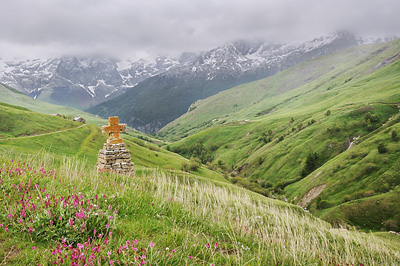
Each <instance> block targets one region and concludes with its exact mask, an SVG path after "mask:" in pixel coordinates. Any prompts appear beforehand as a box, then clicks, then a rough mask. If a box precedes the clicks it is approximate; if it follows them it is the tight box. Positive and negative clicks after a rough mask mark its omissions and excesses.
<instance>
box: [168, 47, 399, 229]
mask: <svg viewBox="0 0 400 266" xmlns="http://www.w3.org/2000/svg"><path fill="white" fill-rule="evenodd" d="M399 51H400V40H397V41H393V42H390V43H385V44H379V45H373V46H365V47H359V48H354V49H351V50H346V51H343V52H342V53H339V54H336V55H332V56H328V57H324V58H318V59H315V60H312V61H309V62H305V63H303V64H302V65H300V66H297V67H295V68H293V69H289V70H287V71H285V72H282V73H280V74H278V75H276V76H274V77H271V78H268V79H265V80H261V81H258V82H255V83H251V84H247V85H243V86H240V87H236V88H234V89H232V90H228V91H226V92H224V93H221V94H219V95H216V96H213V97H212V98H210V99H206V100H205V101H204V106H203V103H202V102H201V103H199V104H198V105H196V106H198V107H197V108H195V109H194V110H193V111H192V112H190V113H189V114H187V116H185V117H182V119H181V120H177V121H176V123H175V124H174V125H171V127H170V128H166V129H165V131H163V133H164V136H168V137H169V138H170V139H173V138H174V136H176V137H180V136H184V135H185V134H189V133H193V132H196V131H197V130H199V129H202V128H203V127H209V128H208V129H205V130H203V131H201V132H199V133H197V134H194V135H192V136H190V137H187V138H185V139H183V140H181V141H178V142H176V143H173V144H171V145H169V146H168V148H169V149H170V150H172V151H176V152H178V153H180V154H182V155H184V156H186V157H187V158H189V157H198V158H200V159H202V160H203V163H208V165H209V166H210V168H213V167H214V168H219V169H220V171H221V172H225V173H227V174H229V175H230V176H231V181H232V182H234V183H236V184H238V185H240V186H243V187H246V188H249V189H251V190H254V191H256V192H259V193H261V194H264V195H267V196H270V197H279V198H281V199H286V198H287V199H288V200H289V201H293V202H294V203H298V204H301V205H302V206H305V207H308V208H310V209H311V211H312V212H313V213H315V214H316V215H318V216H321V217H324V218H325V219H327V220H329V221H331V222H337V223H341V222H346V223H349V224H353V225H357V226H360V227H362V228H364V229H373V230H380V229H384V230H389V227H391V228H393V227H396V226H397V227H398V226H400V209H399V206H400V199H399V198H398V197H397V199H396V200H395V202H394V203H390V202H391V201H392V199H393V198H396V197H393V196H391V195H393V193H395V192H396V191H397V189H398V188H397V187H398V185H400V176H399V174H398V173H399V171H398V169H397V168H396V165H397V163H398V162H399V159H400V153H399V150H400V143H399V142H398V141H394V140H393V139H392V132H393V131H395V132H396V133H400V125H399V123H398V122H399V121H400V118H399V115H398V113H399V108H398V103H400V75H399V73H400V60H399V59H400V56H399ZM349 54H350V55H351V54H353V57H351V56H350V58H347V59H346V60H347V61H346V60H345V63H340V61H341V60H339V59H338V60H337V61H336V59H337V58H340V57H341V56H344V57H347V55H349ZM330 62H333V65H332V66H329V63H330ZM335 62H336V63H335ZM318 65H321V66H325V67H321V68H318V67H317V66H318ZM313 69H314V70H313ZM300 70H305V73H304V75H296V72H297V71H300ZM307 70H308V71H307ZM307 80H309V81H307ZM306 81H307V82H306ZM285 84H292V85H285ZM296 84H297V85H298V86H297V85H296ZM282 88H288V89H287V90H286V92H284V91H285V90H282ZM290 88H291V89H290ZM289 89H290V90H289ZM261 92H262V93H261ZM257 93H258V94H257ZM240 95H243V96H242V97H241V98H240V97H239V96H240ZM252 95H257V96H252ZM252 97H258V98H257V99H258V101H255V98H252ZM239 98H240V99H241V100H240V101H242V103H240V102H239V100H238V99H239ZM247 98H249V99H250V101H248V100H245V99H247ZM253 101H254V102H253ZM249 102H250V104H249ZM236 104H237V107H238V109H239V110H237V111H232V110H229V108H225V107H226V106H229V105H233V107H232V108H236V107H235V106H234V105H236ZM221 106H222V107H221ZM239 107H240V108H239ZM206 108H207V110H208V111H207V112H206V111H205V109H206ZM197 111H198V112H199V119H198V120H197V116H196V112H197ZM200 111H201V112H200ZM216 114H217V115H216ZM223 114H225V116H226V117H224V116H222V115H223ZM214 115H216V116H214ZM210 119H216V120H215V121H212V120H211V122H203V121H210ZM225 120H226V121H225ZM396 133H394V134H396ZM381 142H382V143H383V144H380V143H381ZM378 145H384V146H385V147H386V148H387V152H384V153H379V152H378ZM349 147H351V148H350V149H349V150H347V149H348V148H349ZM319 185H320V186H319ZM392 190H393V191H392ZM321 191H322V192H321ZM390 191H392V192H390ZM307 192H310V193H311V192H312V193H311V196H308V197H304V198H303V196H304V195H306V194H307ZM319 193H321V194H319ZM387 193H392V194H390V195H389V194H387ZM386 194H387V196H386ZM370 196H374V197H379V198H380V200H379V201H380V202H381V203H382V206H383V205H385V204H386V203H387V205H385V208H386V206H387V209H386V210H385V215H379V216H378V217H379V218H377V219H376V218H374V219H372V220H373V221H372V220H371V222H360V219H359V218H360V217H361V216H360V217H350V216H348V215H347V216H346V214H345V213H349V211H347V210H349V209H351V208H353V206H356V205H353V204H361V203H360V202H359V200H361V199H363V198H364V199H366V198H367V197H370ZM302 198H303V199H302ZM363 202H365V203H363V204H367V203H366V202H367V201H363ZM342 203H343V205H341V204H342ZM339 205H340V210H343V211H341V212H336V210H337V209H336V206H339ZM357 206H358V205H357ZM371 208H372V207H371ZM374 208H375V210H374V211H372V210H371V216H373V215H375V214H377V213H379V212H375V211H376V210H379V209H380V205H375V207H374ZM345 210H346V211H345ZM363 215H364V214H363ZM384 224H395V226H384Z"/></svg>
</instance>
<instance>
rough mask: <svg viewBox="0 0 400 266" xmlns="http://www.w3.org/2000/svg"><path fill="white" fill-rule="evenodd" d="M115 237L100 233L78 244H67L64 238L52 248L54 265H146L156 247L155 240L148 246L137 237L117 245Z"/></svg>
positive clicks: (110, 234)
mask: <svg viewBox="0 0 400 266" xmlns="http://www.w3.org/2000/svg"><path fill="white" fill-rule="evenodd" d="M93 233H94V235H96V232H93ZM113 238H114V236H113V234H112V233H111V232H109V234H107V235H106V236H102V235H101V234H99V235H97V236H94V237H92V238H89V239H88V240H87V241H84V242H82V243H77V244H76V245H72V244H67V243H66V241H65V239H64V240H62V243H60V244H58V245H57V247H56V248H52V249H51V254H52V258H51V261H52V263H53V264H54V265H114V264H118V265H120V264H125V265H144V264H147V263H148V262H149V260H148V259H151V256H152V252H149V249H151V248H153V247H154V243H153V242H150V244H149V245H148V246H146V245H145V243H143V242H142V243H139V239H138V238H136V239H135V240H133V241H130V240H127V241H126V242H125V243H123V244H122V245H116V246H115V245H113V244H112V242H113V240H114V239H113Z"/></svg>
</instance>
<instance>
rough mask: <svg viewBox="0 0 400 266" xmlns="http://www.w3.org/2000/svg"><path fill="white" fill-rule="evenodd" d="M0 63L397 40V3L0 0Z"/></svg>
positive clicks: (362, 0) (346, 0)
mask: <svg viewBox="0 0 400 266" xmlns="http://www.w3.org/2000/svg"><path fill="white" fill-rule="evenodd" d="M0 10H1V12H0V58H3V59H6V58H12V57H17V58H33V57H34V58H36V57H37V58H44V57H55V56H62V55H77V56H85V55H90V54H104V55H111V56H116V57H118V58H129V57H130V58H136V59H137V58H140V57H149V56H155V55H172V56H176V55H178V54H180V53H181V52H183V51H205V50H209V49H212V48H214V47H217V46H220V45H223V44H225V43H227V42H230V41H234V40H238V39H246V40H264V41H268V42H275V43H282V42H285V43H287V42H298V41H302V40H308V39H313V38H314V37H318V36H321V35H325V34H327V33H330V32H334V31H336V30H341V29H345V30H348V31H351V32H353V33H355V34H356V35H358V36H360V35H362V36H371V35H372V36H374V35H378V36H393V35H397V36H400V0H140V1H137V0H0Z"/></svg>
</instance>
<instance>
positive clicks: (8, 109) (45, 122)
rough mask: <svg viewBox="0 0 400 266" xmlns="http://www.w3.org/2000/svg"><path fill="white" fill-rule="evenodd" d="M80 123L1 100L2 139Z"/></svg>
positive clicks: (72, 126)
mask: <svg viewBox="0 0 400 266" xmlns="http://www.w3.org/2000/svg"><path fill="white" fill-rule="evenodd" d="M80 125H82V124H81V123H78V122H73V121H71V120H66V119H63V118H60V117H56V116H49V115H44V114H38V113H33V112H31V111H30V110H28V109H26V108H24V107H19V106H15V105H9V104H6V103H2V102H0V139H4V138H9V137H11V138H13V137H19V136H30V135H37V134H42V133H46V132H49V131H59V130H65V129H68V128H74V127H78V126H80Z"/></svg>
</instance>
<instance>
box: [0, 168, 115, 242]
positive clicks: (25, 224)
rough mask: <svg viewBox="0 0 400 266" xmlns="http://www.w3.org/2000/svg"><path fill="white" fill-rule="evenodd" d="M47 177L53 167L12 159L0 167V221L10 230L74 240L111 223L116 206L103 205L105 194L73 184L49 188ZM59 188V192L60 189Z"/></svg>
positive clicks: (52, 174) (50, 177) (52, 173)
mask: <svg viewBox="0 0 400 266" xmlns="http://www.w3.org/2000/svg"><path fill="white" fill-rule="evenodd" d="M49 180H52V181H56V182H53V183H59V186H61V187H62V185H61V183H62V180H57V177H56V174H55V171H54V170H51V171H45V169H44V168H43V167H42V168H40V169H39V170H37V171H36V170H33V169H32V168H31V167H30V166H29V165H28V164H25V163H15V162H12V163H11V164H10V165H7V166H6V165H5V163H3V167H2V168H0V193H1V195H2V198H3V200H2V202H1V205H2V211H1V214H0V224H1V227H3V228H4V230H6V231H7V232H9V231H10V233H27V234H28V235H29V238H30V239H31V240H36V241H47V240H56V241H61V240H62V239H64V240H65V241H67V242H68V243H77V242H78V241H83V240H86V239H88V237H90V234H91V233H92V232H93V231H94V230H96V231H97V232H98V233H99V234H105V233H107V232H108V230H109V227H110V226H111V228H114V227H115V221H116V218H117V215H118V214H117V213H118V211H117V209H116V208H113V207H112V206H111V205H107V202H106V196H105V195H103V196H98V195H96V194H93V195H84V194H82V193H79V192H78V191H77V190H76V188H75V187H72V189H69V188H68V187H67V186H64V187H63V189H55V188H54V189H52V190H51V191H49V190H48V189H47V188H46V187H47V184H48V183H49ZM60 191H61V193H60Z"/></svg>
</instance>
